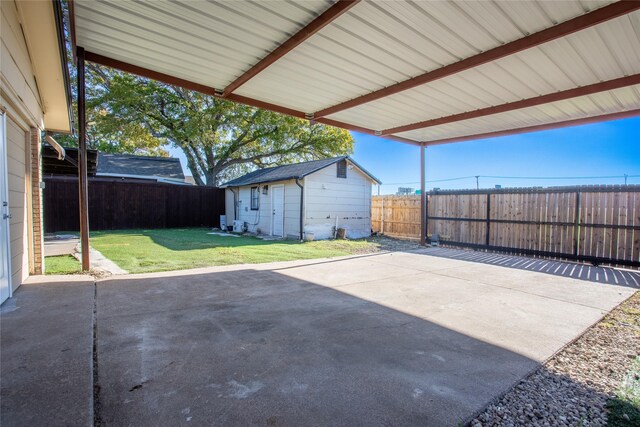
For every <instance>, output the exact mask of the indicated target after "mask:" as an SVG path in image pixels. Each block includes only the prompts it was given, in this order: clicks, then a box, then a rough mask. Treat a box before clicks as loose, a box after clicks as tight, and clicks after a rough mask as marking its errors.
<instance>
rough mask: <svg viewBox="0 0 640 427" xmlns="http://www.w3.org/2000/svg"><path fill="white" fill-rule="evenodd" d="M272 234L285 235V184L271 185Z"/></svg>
mask: <svg viewBox="0 0 640 427" xmlns="http://www.w3.org/2000/svg"><path fill="white" fill-rule="evenodd" d="M271 209H272V217H271V234H272V235H273V236H280V237H284V186H283V185H275V186H273V187H271Z"/></svg>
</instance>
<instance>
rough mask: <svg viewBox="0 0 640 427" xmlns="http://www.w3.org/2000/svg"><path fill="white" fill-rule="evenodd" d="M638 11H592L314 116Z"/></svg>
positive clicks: (617, 7) (625, 6) (627, 6)
mask: <svg viewBox="0 0 640 427" xmlns="http://www.w3.org/2000/svg"><path fill="white" fill-rule="evenodd" d="M638 9H640V1H624V0H622V1H617V2H615V3H612V4H609V5H607V6H604V7H601V8H599V9H596V10H594V11H592V12H589V13H586V14H584V15H581V16H578V17H575V18H573V19H570V20H568V21H565V22H562V23H560V24H557V25H554V26H553V27H549V28H546V29H544V30H542V31H538V32H537V33H533V34H530V35H528V36H526V37H523V38H520V39H517V40H514V41H512V42H509V43H505V44H503V45H502V46H498V47H495V48H493V49H490V50H487V51H484V52H482V53H479V54H477V55H474V56H471V57H469V58H466V59H463V60H461V61H458V62H454V63H452V64H449V65H445V66H444V67H441V68H438V69H436V70H433V71H430V72H427V73H424V74H421V75H419V76H416V77H413V78H410V79H408V80H404V81H402V82H399V83H396V84H393V85H391V86H387V87H385V88H382V89H379V90H376V91H373V92H371V93H368V94H366V95H362V96H359V97H357V98H354V99H351V100H349V101H345V102H342V103H340V104H337V105H334V106H332V107H329V108H325V109H323V110H320V111H318V112H316V113H315V114H314V117H316V118H320V117H325V116H328V115H331V114H335V113H337V112H340V111H343V110H346V109H349V108H353V107H356V106H358V105H362V104H365V103H368V102H371V101H375V100H377V99H381V98H384V97H387V96H390V95H393V94H396V93H398V92H402V91H405V90H407V89H411V88H414V87H416V86H420V85H423V84H426V83H429V82H432V81H435V80H438V79H441V78H444V77H447V76H450V75H453V74H456V73H459V72H461V71H465V70H468V69H471V68H474V67H477V66H480V65H483V64H486V63H488V62H492V61H495V60H497V59H500V58H504V57H506V56H509V55H513V54H515V53H518V52H521V51H523V50H526V49H530V48H532V47H535V46H539V45H541V44H543V43H547V42H550V41H552V40H556V39H558V38H561V37H565V36H568V35H569V34H572V33H575V32H577V31H580V30H584V29H586V28H589V27H592V26H594V25H597V24H601V23H603V22H606V21H608V20H611V19H614V18H618V17H620V16H623V15H626V14H628V13H631V12H633V11H635V10H638Z"/></svg>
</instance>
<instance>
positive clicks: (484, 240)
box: [372, 185, 640, 267]
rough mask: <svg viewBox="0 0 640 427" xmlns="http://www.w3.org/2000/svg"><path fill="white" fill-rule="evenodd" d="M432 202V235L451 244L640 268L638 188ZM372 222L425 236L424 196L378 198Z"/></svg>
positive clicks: (479, 193) (489, 194)
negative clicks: (421, 200) (423, 227)
mask: <svg viewBox="0 0 640 427" xmlns="http://www.w3.org/2000/svg"><path fill="white" fill-rule="evenodd" d="M383 203H384V208H383V206H382V205H383ZM427 206H428V209H427V235H428V236H429V237H431V236H432V235H433V234H438V235H439V237H440V243H441V244H444V245H448V246H456V247H466V248H474V249H487V250H493V251H499V252H508V253H518V254H524V255H536V256H544V257H552V258H561V259H571V260H581V261H588V262H593V263H596V264H613V265H623V266H632V267H640V186H637V185H629V186H581V187H558V188H546V189H538V188H518V189H502V190H459V191H437V192H430V193H428V197H427ZM372 220H373V221H372V224H373V229H374V231H378V232H382V233H384V234H388V235H391V236H397V237H405V238H416V239H418V238H419V237H420V196H375V197H374V198H373V202H372Z"/></svg>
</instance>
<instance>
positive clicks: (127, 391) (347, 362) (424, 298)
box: [97, 253, 634, 426]
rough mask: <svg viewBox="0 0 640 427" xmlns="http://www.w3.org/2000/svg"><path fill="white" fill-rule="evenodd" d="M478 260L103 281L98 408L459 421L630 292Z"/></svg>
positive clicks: (268, 267) (240, 419) (161, 417)
mask: <svg viewBox="0 0 640 427" xmlns="http://www.w3.org/2000/svg"><path fill="white" fill-rule="evenodd" d="M481 267H482V268H480V269H479V267H478V264H475V263H470V262H466V261H460V260H449V259H445V258H435V257H430V256H428V255H424V254H420V253H392V254H378V255H370V256H362V257H352V258H346V259H344V258H342V259H331V260H315V261H296V262H284V263H273V264H264V265H256V266H234V267H221V268H210V269H199V270H197V271H189V272H169V273H158V274H151V275H137V276H136V275H127V276H120V277H117V278H112V279H109V280H105V281H100V282H98V285H97V292H98V293H97V351H98V373H99V375H98V381H99V385H100V387H101V392H100V395H99V398H100V406H101V408H102V409H101V412H100V417H101V418H102V420H103V421H104V422H106V423H108V424H116V425H121V424H122V425H133V424H135V425H158V424H165V425H166V424H170V425H179V424H185V423H190V424H198V425H200V424H203V425H268V426H281V425H282V426H285V425H457V424H458V423H459V422H464V421H465V420H468V419H469V417H471V416H472V415H473V414H474V413H475V412H476V411H478V410H480V409H482V408H483V407H484V406H485V405H486V404H487V403H488V402H489V401H491V400H492V399H493V398H495V397H496V396H497V395H499V394H501V393H503V392H504V391H506V390H507V389H508V388H509V387H511V386H512V385H513V384H514V383H515V382H517V381H518V380H519V379H521V378H522V377H523V376H524V375H526V374H527V373H529V372H530V371H531V370H532V369H534V368H535V367H537V366H538V365H539V363H540V362H542V361H544V360H546V359H547V358H548V357H550V356H552V355H553V354H554V353H555V352H556V351H558V350H559V349H560V348H562V346H564V345H565V344H566V343H568V342H569V341H570V340H572V339H573V338H575V337H576V336H577V335H579V334H580V333H581V332H582V331H583V330H584V329H586V328H587V327H588V326H590V325H591V324H593V323H594V322H595V321H597V320H598V319H599V318H600V317H601V316H602V315H603V314H604V313H605V312H607V311H608V310H610V309H611V308H613V307H615V306H616V305H617V304H619V303H620V302H621V301H623V300H624V299H625V298H626V297H628V296H630V295H631V294H632V293H633V292H634V290H633V289H630V288H626V287H618V286H612V285H607V286H603V285H597V284H591V283H587V282H584V281H576V280H574V279H566V278H562V277H553V276H545V277H551V278H552V280H545V279H543V278H542V277H541V275H540V273H534V272H529V271H523V270H509V269H505V268H502V267H497V266H492V265H482V266H481ZM468 270H470V271H473V274H468V273H467V271H468ZM513 272H515V273H513ZM456 276H460V277H456ZM515 282H517V283H515ZM581 290H584V291H585V294H586V296H580V297H575V298H572V297H568V296H567V294H572V293H580V292H581Z"/></svg>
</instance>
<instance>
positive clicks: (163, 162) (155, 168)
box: [96, 153, 184, 181]
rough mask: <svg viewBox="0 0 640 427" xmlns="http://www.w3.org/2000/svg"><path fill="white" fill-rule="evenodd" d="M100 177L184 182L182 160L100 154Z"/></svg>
mask: <svg viewBox="0 0 640 427" xmlns="http://www.w3.org/2000/svg"><path fill="white" fill-rule="evenodd" d="M96 175H98V176H138V177H146V176H149V177H158V178H168V179H174V180H180V181H184V173H183V172H182V166H181V165H180V159H177V158H175V157H150V156H134V155H131V154H106V153H98V167H97V170H96Z"/></svg>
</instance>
